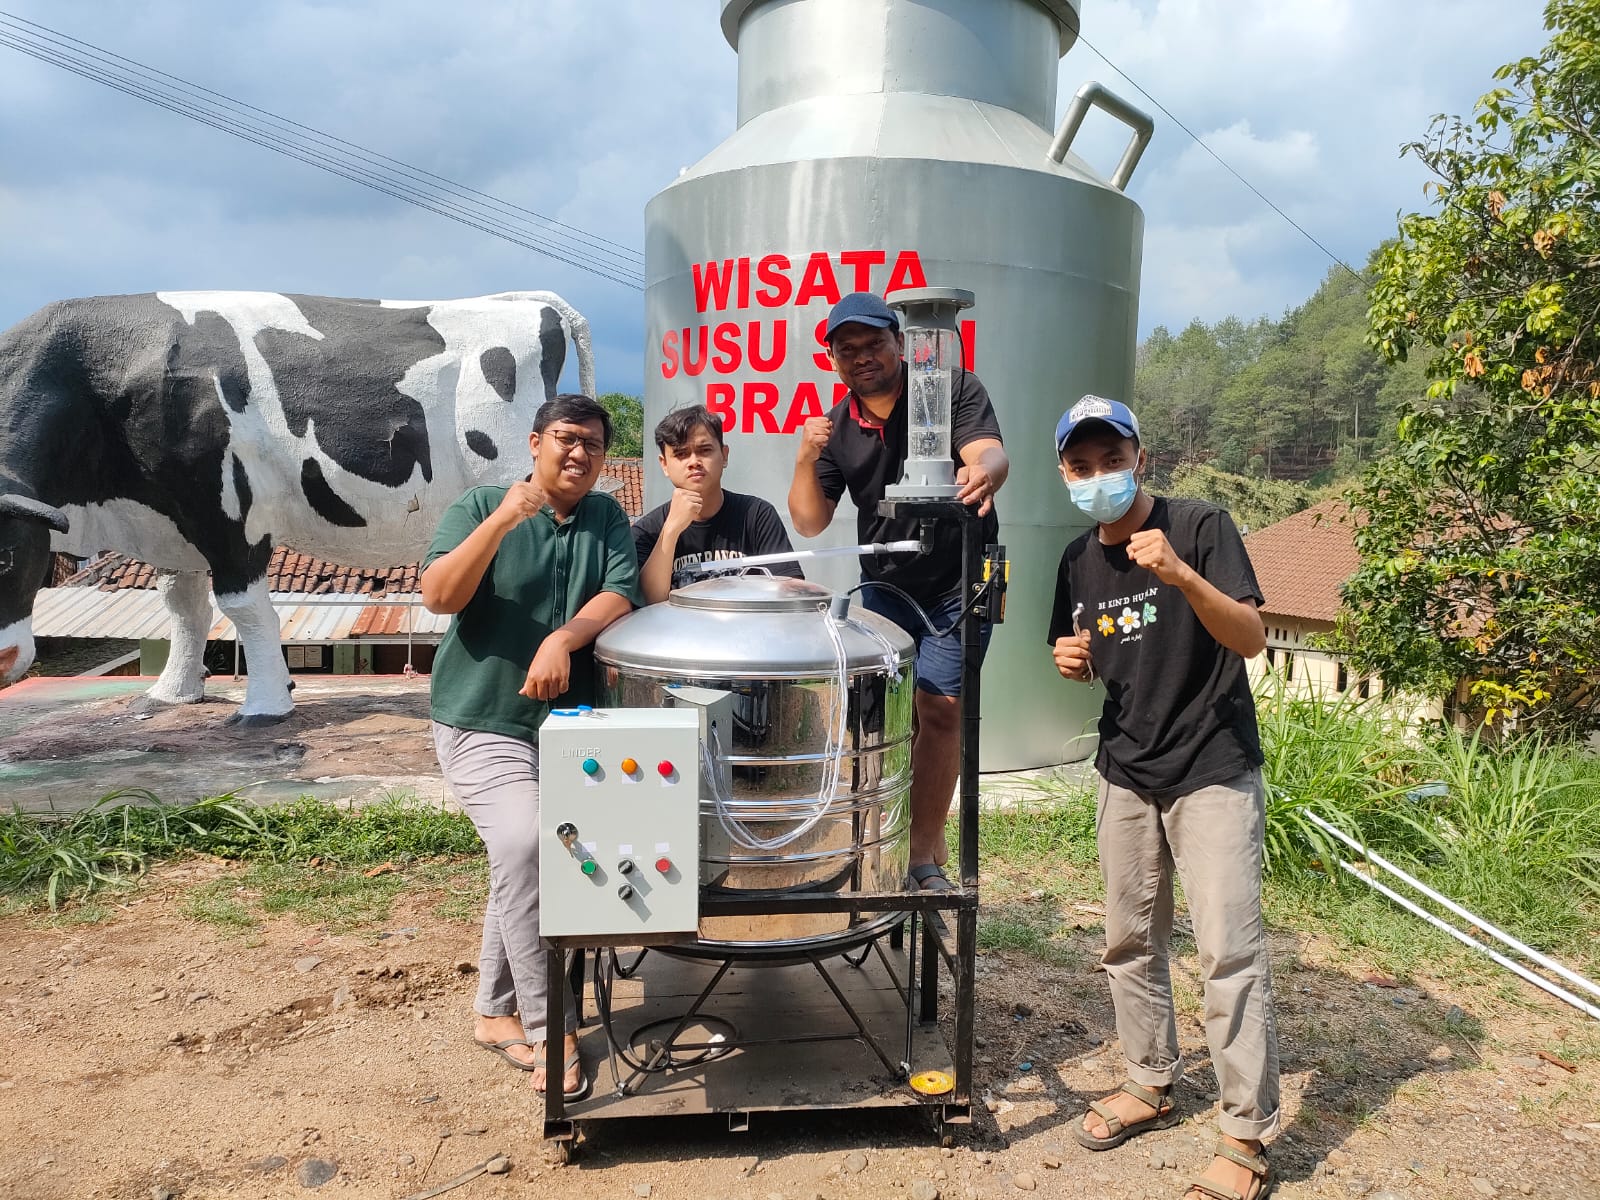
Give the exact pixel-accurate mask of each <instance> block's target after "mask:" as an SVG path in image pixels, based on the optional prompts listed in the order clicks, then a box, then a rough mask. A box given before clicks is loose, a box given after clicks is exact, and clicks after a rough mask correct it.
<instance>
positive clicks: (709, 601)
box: [667, 575, 833, 612]
mask: <svg viewBox="0 0 1600 1200" xmlns="http://www.w3.org/2000/svg"><path fill="white" fill-rule="evenodd" d="M832 599H833V593H832V592H831V591H829V590H828V589H827V588H825V587H823V586H822V585H821V584H820V583H812V582H810V581H809V580H806V579H790V578H788V577H787V576H777V575H719V576H717V577H716V578H714V579H702V580H700V581H699V582H698V583H689V584H685V585H684V586H683V587H681V588H676V589H674V590H673V591H672V593H671V594H670V595H669V596H668V597H667V602H668V603H669V604H672V605H674V606H676V607H678V608H701V609H712V610H715V611H720V612H815V611H816V610H818V609H822V608H827V607H828V601H830V600H832Z"/></svg>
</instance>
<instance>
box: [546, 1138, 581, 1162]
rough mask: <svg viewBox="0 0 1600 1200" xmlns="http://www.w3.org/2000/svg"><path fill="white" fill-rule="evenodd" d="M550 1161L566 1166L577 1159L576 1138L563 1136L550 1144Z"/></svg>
mask: <svg viewBox="0 0 1600 1200" xmlns="http://www.w3.org/2000/svg"><path fill="white" fill-rule="evenodd" d="M549 1157H550V1161H551V1162H552V1163H554V1164H555V1165H556V1166H560V1167H568V1166H571V1165H572V1164H573V1163H575V1162H577V1161H578V1142H577V1139H576V1138H564V1139H562V1140H561V1141H558V1142H552V1143H551V1144H550V1155H549Z"/></svg>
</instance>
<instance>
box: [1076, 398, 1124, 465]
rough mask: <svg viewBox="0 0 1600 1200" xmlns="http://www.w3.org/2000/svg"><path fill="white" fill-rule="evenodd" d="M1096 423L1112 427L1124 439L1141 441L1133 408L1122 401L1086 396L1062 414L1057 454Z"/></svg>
mask: <svg viewBox="0 0 1600 1200" xmlns="http://www.w3.org/2000/svg"><path fill="white" fill-rule="evenodd" d="M1095 422H1099V423H1100V424H1102V425H1108V426H1110V427H1111V428H1112V429H1114V430H1116V431H1117V432H1118V433H1120V434H1121V435H1122V436H1123V437H1127V438H1132V439H1133V440H1134V441H1136V442H1137V441H1138V440H1139V418H1138V417H1136V416H1134V415H1133V410H1132V409H1131V408H1129V407H1128V406H1127V405H1126V404H1123V403H1122V402H1121V401H1120V400H1107V399H1105V398H1104V397H1101V396H1085V397H1084V398H1083V399H1081V400H1079V401H1078V402H1077V403H1076V404H1074V405H1073V406H1072V407H1071V408H1069V409H1067V411H1066V412H1064V413H1062V414H1061V420H1059V421H1057V422H1056V453H1057V454H1060V453H1061V452H1062V451H1063V450H1065V449H1066V448H1067V443H1068V442H1070V441H1071V440H1072V436H1073V434H1075V433H1078V432H1079V431H1080V430H1081V429H1082V428H1083V427H1084V426H1085V425H1092V424H1094V423H1095Z"/></svg>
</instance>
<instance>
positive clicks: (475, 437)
mask: <svg viewBox="0 0 1600 1200" xmlns="http://www.w3.org/2000/svg"><path fill="white" fill-rule="evenodd" d="M467 448H468V449H469V450H471V451H472V452H473V453H474V454H476V455H477V456H478V457H479V458H481V459H485V460H487V461H491V462H492V461H493V460H494V459H497V458H499V457H500V447H499V446H496V445H495V444H494V439H493V438H492V437H490V436H489V435H488V434H487V433H485V432H484V431H483V430H481V429H469V430H467Z"/></svg>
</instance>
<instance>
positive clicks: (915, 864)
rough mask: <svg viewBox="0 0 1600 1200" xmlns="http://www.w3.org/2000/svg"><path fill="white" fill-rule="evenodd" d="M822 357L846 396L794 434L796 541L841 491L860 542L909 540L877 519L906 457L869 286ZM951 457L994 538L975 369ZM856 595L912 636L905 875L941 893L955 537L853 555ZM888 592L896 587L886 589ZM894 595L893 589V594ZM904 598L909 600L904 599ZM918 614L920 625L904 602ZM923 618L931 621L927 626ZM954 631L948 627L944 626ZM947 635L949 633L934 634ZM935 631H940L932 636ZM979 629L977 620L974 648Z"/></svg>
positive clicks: (953, 665)
mask: <svg viewBox="0 0 1600 1200" xmlns="http://www.w3.org/2000/svg"><path fill="white" fill-rule="evenodd" d="M824 340H825V341H826V342H827V344H828V359H829V361H830V362H832V363H833V368H834V370H836V371H838V372H839V378H840V379H842V380H843V381H844V382H845V383H846V384H847V385H848V386H849V388H850V394H849V395H848V396H846V397H845V398H844V399H843V400H841V401H840V402H839V403H838V404H836V405H835V406H834V408H833V411H832V412H830V413H829V414H828V415H827V416H826V417H813V418H812V419H811V420H809V421H807V422H806V424H805V429H804V430H802V432H801V435H800V446H799V449H798V450H797V451H796V453H795V466H794V481H793V482H792V483H791V484H790V487H789V517H790V519H791V520H792V521H793V522H794V527H795V531H796V532H797V533H799V534H800V535H801V536H802V537H816V536H817V534H819V533H821V532H822V531H823V530H824V529H826V528H827V527H828V524H829V523H830V522H831V521H832V520H833V512H834V509H835V507H836V506H837V505H838V502H839V497H840V496H842V495H843V494H844V493H845V492H846V491H847V490H848V491H849V493H850V499H851V500H852V501H853V502H854V503H855V506H856V530H857V535H858V537H859V540H861V541H863V542H887V541H896V540H901V539H906V538H915V537H917V536H918V528H917V522H916V521H913V520H891V519H889V518H887V517H880V516H879V515H878V501H880V500H882V499H883V494H884V489H885V488H886V487H888V486H889V485H890V484H893V483H899V482H900V477H901V475H902V474H903V473H904V471H905V464H906V405H905V403H904V399H905V395H906V366H905V363H904V362H903V361H902V360H901V352H902V351H903V349H904V348H905V340H904V338H903V337H902V336H901V333H900V321H899V318H898V317H896V316H895V314H894V313H893V312H892V311H891V310H890V308H889V306H888V305H887V304H885V303H884V302H883V300H882V299H880V298H879V297H877V296H875V295H873V294H872V293H871V292H852V293H851V294H850V295H848V296H846V297H844V298H843V299H842V300H840V301H839V303H837V304H835V305H834V306H833V309H832V311H831V312H830V313H829V314H828V324H827V328H826V332H825V334H824ZM950 426H951V428H950V446H951V450H952V455H951V457H952V458H953V459H954V460H955V464H956V467H957V470H956V482H957V483H959V484H960V485H961V491H960V493H959V499H960V500H961V501H962V502H963V503H966V504H975V505H977V506H978V515H979V516H980V517H981V518H983V525H982V537H983V540H984V541H985V543H988V542H993V541H995V540H996V539H997V538H998V537H999V534H1000V521H999V518H998V517H997V516H996V515H995V511H994V494H995V492H997V491H999V490H1000V486H1001V484H1003V483H1005V480H1006V474H1007V472H1009V471H1010V469H1011V463H1010V460H1009V459H1007V458H1006V452H1005V447H1004V446H1002V445H1001V442H1000V423H999V422H998V421H997V420H996V419H995V415H994V407H993V406H992V405H991V404H990V403H989V393H988V392H987V391H985V390H984V387H983V384H982V383H980V382H978V378H977V376H975V375H973V374H972V373H971V372H969V371H964V370H963V371H958V372H957V373H956V378H955V380H954V383H953V387H952V395H951V397H950ZM862 574H863V576H864V577H865V578H864V579H863V583H864V584H866V585H867V586H865V587H864V588H863V589H862V602H863V603H864V604H865V605H866V606H867V608H869V609H871V610H872V611H873V612H877V613H881V614H883V615H884V616H886V617H888V618H889V619H890V620H891V621H893V622H894V623H895V624H897V625H899V626H901V627H902V628H903V629H905V630H906V631H907V632H908V633H910V634H911V636H912V637H913V638H914V639H915V640H916V643H917V734H916V740H915V741H914V742H913V743H912V746H911V858H910V865H911V880H912V882H914V883H915V884H917V886H919V887H922V888H927V889H930V890H936V891H945V890H948V889H949V888H950V886H951V885H950V881H949V879H947V878H946V877H945V874H944V871H943V869H942V868H943V866H944V863H945V862H946V860H947V859H948V858H949V857H950V847H949V845H948V844H947V843H946V841H945V836H944V826H945V820H946V819H947V818H948V817H949V815H950V801H951V798H952V797H953V796H954V794H955V787H956V777H957V775H958V774H959V773H960V769H961V760H960V749H961V747H960V739H959V736H958V734H959V723H960V721H959V718H960V714H959V712H958V709H957V701H958V699H959V698H960V686H961V631H960V628H959V625H958V618H959V617H960V616H961V613H962V608H963V599H964V598H963V596H962V594H961V534H960V530H959V529H957V528H956V527H955V526H954V525H952V524H949V523H945V522H941V523H940V524H939V525H937V526H936V527H935V533H934V546H933V552H932V553H931V554H905V555H895V556H893V557H891V558H888V559H874V558H866V559H863V560H862ZM892 589H898V590H892ZM902 593H903V594H902ZM908 599H909V601H910V602H908ZM913 604H914V605H915V606H917V607H920V608H921V609H922V610H923V611H924V612H925V613H926V614H927V621H924V620H923V618H922V616H921V615H920V614H918V612H917V609H916V607H913ZM930 622H931V624H932V626H933V628H932V630H930V629H929V623H930ZM952 626H955V628H952ZM946 630H948V631H949V632H945V631H946ZM937 633H944V636H942V637H940V636H935V635H936V634H937ZM989 634H990V626H989V625H987V624H986V625H985V626H984V627H983V646H984V648H985V649H987V648H988V645H989Z"/></svg>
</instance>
